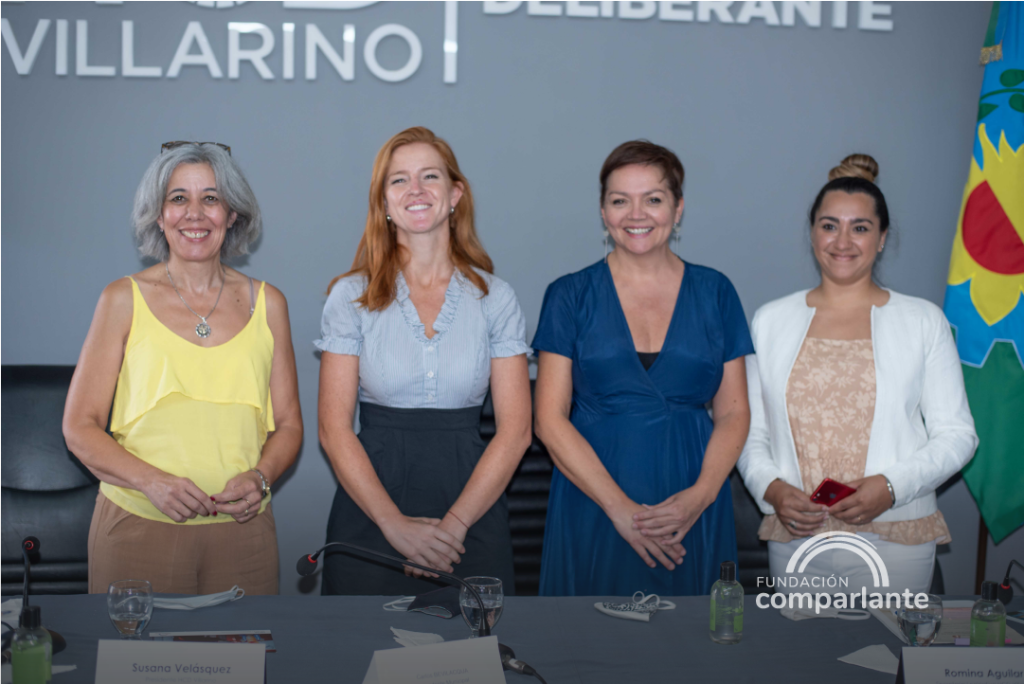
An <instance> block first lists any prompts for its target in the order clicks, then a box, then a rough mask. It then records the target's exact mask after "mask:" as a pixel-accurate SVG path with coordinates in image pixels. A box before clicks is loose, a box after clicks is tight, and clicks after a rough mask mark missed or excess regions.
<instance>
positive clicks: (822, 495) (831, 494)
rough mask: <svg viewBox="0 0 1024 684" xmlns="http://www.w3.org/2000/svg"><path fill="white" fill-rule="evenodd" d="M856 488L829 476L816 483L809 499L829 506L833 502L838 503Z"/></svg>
mask: <svg viewBox="0 0 1024 684" xmlns="http://www.w3.org/2000/svg"><path fill="white" fill-rule="evenodd" d="M855 491H857V490H856V489H854V488H853V487H847V486H846V485H844V484H843V483H842V482H836V481H835V480H833V479H831V478H827V477H826V478H825V479H824V480H822V481H821V484H820V485H818V488H817V489H815V490H814V493H813V494H811V501H813V502H814V503H816V504H825V505H826V506H831V505H832V504H834V503H838V502H840V501H842V500H843V499H845V498H846V497H848V496H850V495H851V494H853V493H854V492H855Z"/></svg>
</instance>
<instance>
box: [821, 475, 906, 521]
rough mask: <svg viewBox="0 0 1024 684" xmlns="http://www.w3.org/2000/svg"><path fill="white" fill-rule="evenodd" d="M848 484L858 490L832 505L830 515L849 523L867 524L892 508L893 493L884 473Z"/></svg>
mask: <svg viewBox="0 0 1024 684" xmlns="http://www.w3.org/2000/svg"><path fill="white" fill-rule="evenodd" d="M846 484H847V485H849V486H850V487H853V488H854V489H856V490H857V491H856V492H854V493H853V494H851V495H850V496H848V497H846V498H845V499H843V500H842V501H839V502H838V503H835V504H833V505H832V508H830V509H829V515H831V516H832V517H833V518H836V519H837V520H842V521H843V522H844V523H846V524H847V525H867V524H868V523H869V522H871V521H872V520H874V519H875V518H877V517H878V516H880V515H881V514H882V513H884V512H885V511H887V510H889V509H890V508H892V495H890V494H889V486H888V481H887V480H886V479H885V476H884V475H872V476H871V477H864V478H861V479H859V480H854V481H853V482H847V483H846Z"/></svg>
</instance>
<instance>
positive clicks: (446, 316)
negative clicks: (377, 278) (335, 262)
mask: <svg viewBox="0 0 1024 684" xmlns="http://www.w3.org/2000/svg"><path fill="white" fill-rule="evenodd" d="M477 272H478V273H479V274H480V275H481V276H482V277H483V278H484V280H485V281H486V282H487V288H488V294H487V296H485V297H481V294H482V293H481V292H480V290H479V289H477V288H476V286H475V285H473V283H472V282H470V281H469V279H467V278H466V277H465V276H464V275H462V273H461V272H459V271H458V270H456V271H455V275H453V276H452V279H451V281H449V283H448V290H447V291H446V292H445V296H444V305H443V306H442V307H441V312H440V313H439V314H438V316H437V320H436V321H434V332H435V334H434V337H433V338H430V339H428V338H427V336H426V333H425V330H426V329H425V327H424V325H423V323H422V322H420V317H419V314H418V313H417V312H416V307H415V306H414V305H413V303H412V300H410V299H409V286H408V284H407V283H406V282H405V277H404V276H403V275H402V274H401V273H399V274H398V280H397V282H396V285H397V293H396V297H395V301H394V302H392V304H391V306H389V307H388V308H386V309H384V310H382V311H373V312H371V311H367V310H366V309H365V308H363V307H362V306H359V305H357V304H355V303H354V300H355V299H357V298H358V297H359V296H360V295H361V294H362V293H363V291H364V290H365V289H366V278H365V277H363V276H349V277H347V278H343V279H342V280H339V281H338V282H337V283H335V284H334V288H333V289H332V290H331V294H330V295H329V296H328V297H327V303H326V304H325V305H324V315H323V319H322V322H321V325H320V332H321V338H320V339H319V340H316V341H314V342H313V344H315V345H316V346H317V348H318V349H320V350H322V351H325V352H330V353H332V354H348V355H351V356H358V357H359V401H365V402H369V403H371V404H379V405H381V406H390V407H392V408H440V409H458V408H467V407H470V406H480V405H481V404H483V403H484V397H485V396H486V395H487V388H488V386H489V384H490V379H491V359H492V358H504V357H508V356H517V355H519V354H528V353H530V348H529V347H528V346H527V344H526V319H525V318H524V317H523V312H522V309H520V308H519V300H518V299H516V293H515V291H513V289H512V287H511V286H510V285H509V284H508V283H506V282H505V281H504V280H501V279H500V278H497V277H495V276H493V275H491V274H490V273H486V272H483V271H477Z"/></svg>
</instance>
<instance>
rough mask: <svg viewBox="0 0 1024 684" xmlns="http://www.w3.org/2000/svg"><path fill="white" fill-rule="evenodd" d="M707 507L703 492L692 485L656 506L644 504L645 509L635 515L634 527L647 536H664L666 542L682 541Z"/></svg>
mask: <svg viewBox="0 0 1024 684" xmlns="http://www.w3.org/2000/svg"><path fill="white" fill-rule="evenodd" d="M705 508H707V504H705V503H704V501H703V497H702V496H701V494H700V493H699V492H698V491H697V490H696V489H695V488H694V487H690V488H688V489H684V490H683V491H681V492H679V493H677V494H673V495H672V496H670V497H668V498H667V499H665V500H664V501H662V502H661V503H660V504H657V505H655V506H648V505H647V504H644V509H645V510H644V511H642V512H640V513H637V514H636V515H634V516H633V529H635V530H640V534H642V535H644V536H645V537H657V538H662V539H664V541H665V543H669V544H673V543H680V542H682V540H683V537H685V536H686V533H687V532H689V531H690V528H691V527H693V524H694V523H695V522H697V518H699V517H700V514H701V513H703V512H704V509H705Z"/></svg>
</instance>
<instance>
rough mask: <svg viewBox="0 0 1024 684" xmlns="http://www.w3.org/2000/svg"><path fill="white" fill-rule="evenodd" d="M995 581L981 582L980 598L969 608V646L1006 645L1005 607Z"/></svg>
mask: <svg viewBox="0 0 1024 684" xmlns="http://www.w3.org/2000/svg"><path fill="white" fill-rule="evenodd" d="M998 595H999V587H998V585H997V584H996V583H995V582H982V583H981V598H980V599H979V600H977V601H975V602H974V608H972V609H971V646H1004V645H1006V608H1005V607H1003V603H1002V601H1000V600H999V598H998Z"/></svg>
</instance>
